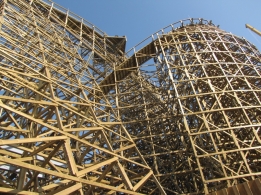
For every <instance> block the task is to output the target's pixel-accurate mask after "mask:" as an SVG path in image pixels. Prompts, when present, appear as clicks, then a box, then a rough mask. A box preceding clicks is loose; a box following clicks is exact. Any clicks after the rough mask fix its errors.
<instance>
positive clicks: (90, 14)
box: [54, 0, 261, 50]
mask: <svg viewBox="0 0 261 195" xmlns="http://www.w3.org/2000/svg"><path fill="white" fill-rule="evenodd" d="M54 2H56V3H57V4H59V5H61V6H63V7H65V8H67V9H69V10H70V11H72V12H74V13H76V14H77V15H79V16H82V17H83V18H85V19H86V20H88V21H89V22H91V23H93V24H94V25H95V26H97V27H98V28H100V29H101V30H102V31H104V32H106V33H107V34H108V35H110V36H114V35H118V36H123V35H126V36H127V39H128V41H127V47H126V50H128V49H130V48H131V47H133V46H135V45H136V44H138V43H139V42H140V41H142V40H143V39H145V38H147V37H148V36H150V35H151V34H153V33H154V32H156V31H158V30H159V29H161V28H163V27H165V26H168V25H169V24H171V23H174V22H177V21H179V20H182V19H187V18H191V17H193V18H204V19H207V20H212V21H213V23H214V24H215V25H220V28H221V29H223V30H225V31H227V32H232V33H233V34H235V35H238V36H240V37H245V38H246V39H247V40H249V41H250V42H251V43H253V44H255V45H256V46H257V48H259V50H261V37H260V36H258V35H256V34H255V33H253V32H251V31H250V30H249V29H246V28H245V24H246V23H248V24H250V25H252V26H253V27H255V28H256V29H258V30H260V31H261V17H260V16H261V0H179V1H178V0H54Z"/></svg>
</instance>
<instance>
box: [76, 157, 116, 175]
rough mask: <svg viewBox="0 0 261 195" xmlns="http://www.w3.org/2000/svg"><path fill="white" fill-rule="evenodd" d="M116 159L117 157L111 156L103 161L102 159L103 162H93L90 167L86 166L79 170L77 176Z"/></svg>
mask: <svg viewBox="0 0 261 195" xmlns="http://www.w3.org/2000/svg"><path fill="white" fill-rule="evenodd" d="M116 160H118V157H113V158H111V159H108V160H105V161H103V162H99V163H97V164H95V165H92V166H91V167H88V168H86V169H83V170H81V171H79V172H78V174H77V176H79V177H82V176H84V175H85V174H86V173H88V172H91V171H94V170H96V169H98V168H100V167H102V166H104V165H109V164H110V163H112V162H114V161H116Z"/></svg>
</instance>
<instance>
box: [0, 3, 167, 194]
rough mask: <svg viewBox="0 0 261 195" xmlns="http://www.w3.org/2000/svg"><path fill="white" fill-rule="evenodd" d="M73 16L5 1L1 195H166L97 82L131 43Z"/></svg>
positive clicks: (0, 60)
mask: <svg viewBox="0 0 261 195" xmlns="http://www.w3.org/2000/svg"><path fill="white" fill-rule="evenodd" d="M77 17H78V16H76V15H73V14H72V13H70V12H66V11H64V10H62V8H61V7H59V6H58V5H56V4H54V3H50V2H48V1H45V2H44V1H26V0H19V1H17V0H5V1H1V31H0V37H1V38H0V138H1V140H0V173H1V174H0V191H1V192H5V193H13V194H70V193H71V194H116V193H117V194H122V193H125V194H149V193H158V194H160V193H162V194H164V191H163V189H162V187H161V185H160V184H159V182H158V181H157V179H156V177H155V175H154V174H153V172H152V170H151V168H150V167H149V166H148V165H147V164H146V162H145V160H144V159H143V157H142V156H141V155H140V153H139V151H138V150H137V147H136V145H135V143H134V141H133V140H132V138H131V137H130V135H129V133H128V132H127V131H126V128H125V127H124V126H123V124H122V122H121V120H120V117H119V115H118V113H117V112H115V111H114V110H113V107H112V106H113V105H112V104H111V102H110V100H109V99H107V97H105V96H104V94H101V88H100V86H99V85H98V82H100V80H103V79H104V77H105V76H106V74H109V73H110V72H111V71H112V68H111V67H112V64H113V62H115V61H116V60H115V59H116V58H117V59H121V58H123V59H124V57H123V56H122V51H121V47H120V46H121V44H120V43H121V42H123V41H122V40H125V38H121V39H118V40H117V38H112V37H107V36H105V35H104V34H103V32H101V31H99V29H96V28H95V27H93V26H91V25H90V24H89V23H88V22H86V21H85V20H83V19H79V18H77ZM90 26H91V27H90ZM119 40H120V41H119ZM98 94H99V95H98ZM133 157H138V158H136V159H131V158H133ZM145 184H146V185H145ZM155 186H157V187H155Z"/></svg>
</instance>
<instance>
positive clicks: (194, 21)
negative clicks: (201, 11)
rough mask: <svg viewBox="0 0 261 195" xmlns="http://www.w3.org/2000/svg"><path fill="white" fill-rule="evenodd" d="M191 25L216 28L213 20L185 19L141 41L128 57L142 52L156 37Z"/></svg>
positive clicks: (127, 53)
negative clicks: (205, 25) (204, 25)
mask: <svg viewBox="0 0 261 195" xmlns="http://www.w3.org/2000/svg"><path fill="white" fill-rule="evenodd" d="M191 24H207V25H211V26H215V25H214V24H213V23H212V21H211V20H205V19H202V18H188V19H185V20H180V21H178V22H175V23H172V24H170V25H168V26H166V27H164V28H162V29H160V30H158V31H157V32H155V33H153V34H152V35H150V36H149V37H147V38H146V39H144V40H143V41H141V42H140V43H138V44H137V45H135V46H134V47H132V48H131V49H129V50H128V51H127V52H126V56H127V57H130V56H132V55H134V53H135V52H137V51H139V50H141V49H142V48H144V47H145V46H146V45H148V44H149V43H151V42H152V41H154V36H158V35H164V34H166V33H169V32H171V31H173V30H175V29H178V28H180V27H183V26H187V25H191Z"/></svg>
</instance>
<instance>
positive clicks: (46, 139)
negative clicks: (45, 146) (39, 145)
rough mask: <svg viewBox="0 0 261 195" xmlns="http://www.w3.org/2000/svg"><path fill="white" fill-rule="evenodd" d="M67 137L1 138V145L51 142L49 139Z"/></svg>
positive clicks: (63, 137) (63, 138) (64, 137)
mask: <svg viewBox="0 0 261 195" xmlns="http://www.w3.org/2000/svg"><path fill="white" fill-rule="evenodd" d="M65 139H67V137H66V136H56V137H44V138H24V139H10V140H0V145H12V144H23V143H32V142H49V141H54V140H65Z"/></svg>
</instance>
